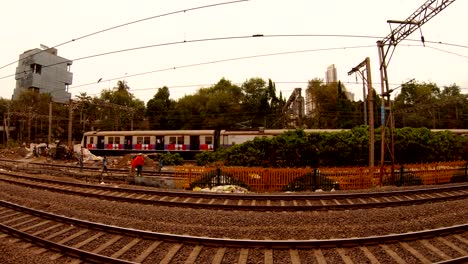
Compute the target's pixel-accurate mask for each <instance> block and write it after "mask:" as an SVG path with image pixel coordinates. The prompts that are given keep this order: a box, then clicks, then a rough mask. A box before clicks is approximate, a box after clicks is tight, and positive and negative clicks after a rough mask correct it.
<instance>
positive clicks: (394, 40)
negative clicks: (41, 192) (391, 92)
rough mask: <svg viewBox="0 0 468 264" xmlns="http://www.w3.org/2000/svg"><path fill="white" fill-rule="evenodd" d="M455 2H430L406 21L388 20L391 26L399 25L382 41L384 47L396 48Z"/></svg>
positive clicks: (447, 0)
mask: <svg viewBox="0 0 468 264" xmlns="http://www.w3.org/2000/svg"><path fill="white" fill-rule="evenodd" d="M453 2H455V0H442V1H440V0H428V1H426V3H424V4H423V5H421V6H420V7H419V8H418V9H417V10H416V11H414V12H413V14H411V15H410V16H409V17H408V18H407V19H405V20H404V21H399V20H387V22H388V23H390V24H399V25H398V26H397V27H396V28H395V29H394V30H392V32H390V34H388V36H386V37H385V38H384V39H383V40H382V41H381V42H382V45H384V46H386V45H388V46H394V47H395V46H396V45H398V43H400V42H401V41H402V40H404V39H405V38H406V37H408V36H409V35H411V33H413V32H414V31H416V30H417V29H418V28H420V27H421V26H422V25H424V24H425V23H426V22H427V21H429V20H430V19H431V18H433V17H435V16H436V15H437V14H438V13H440V12H441V11H442V10H444V9H445V8H446V7H447V6H449V5H450V4H452V3H453ZM387 52H388V50H387ZM387 52H386V53H385V56H384V60H385V58H386V56H387Z"/></svg>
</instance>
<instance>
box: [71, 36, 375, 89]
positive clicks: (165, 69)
mask: <svg viewBox="0 0 468 264" xmlns="http://www.w3.org/2000/svg"><path fill="white" fill-rule="evenodd" d="M251 37H252V36H251ZM369 47H374V45H363V46H349V47H334V48H319V49H310V50H297V51H284V52H276V53H267V54H259V55H251V56H243V57H236V58H228V59H221V60H214V61H207V62H199V63H193V64H187V65H181V66H174V67H168V68H163V69H158V70H153V71H148V72H141V73H135V74H130V75H125V76H119V77H113V78H111V79H105V80H101V82H106V81H113V80H118V79H121V78H130V77H135V76H140V75H146V74H152V73H156V72H162V71H169V70H176V69H181V68H189V67H196V66H202V65H207V64H215V63H221V62H228V61H235V60H245V59H252V58H260V57H269V56H278V55H287V54H295V53H306V52H317V51H330V50H340V49H358V48H369ZM95 83H96V82H92V83H86V84H79V85H74V86H71V87H70V88H69V89H74V88H78V87H82V86H87V85H92V84H95Z"/></svg>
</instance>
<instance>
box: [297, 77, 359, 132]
mask: <svg viewBox="0 0 468 264" xmlns="http://www.w3.org/2000/svg"><path fill="white" fill-rule="evenodd" d="M306 93H307V94H308V95H309V96H310V98H311V100H310V101H311V102H312V104H311V105H310V106H309V109H310V113H309V118H308V121H307V123H306V124H307V126H308V127H315V128H351V127H354V126H357V125H360V124H362V116H361V112H360V111H358V108H357V107H356V106H355V105H353V103H352V102H351V101H350V100H349V99H348V98H347V96H346V87H345V86H344V85H343V84H342V83H341V82H338V83H329V84H324V83H323V80H322V79H312V80H310V81H309V84H308V86H307V90H306Z"/></svg>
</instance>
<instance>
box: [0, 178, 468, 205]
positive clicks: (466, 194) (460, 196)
mask: <svg viewBox="0 0 468 264" xmlns="http://www.w3.org/2000/svg"><path fill="white" fill-rule="evenodd" d="M27 179H28V180H29V179H31V177H27ZM32 180H35V179H34V178H32ZM0 181H4V182H8V183H11V184H21V185H23V186H27V187H30V188H36V189H37V188H39V189H41V190H42V189H44V188H47V189H48V190H51V191H56V192H60V193H65V194H72V195H78V196H86V197H90V198H98V199H101V200H110V201H119V202H127V203H138V204H150V205H156V206H168V207H182V208H197V209H211V210H219V209H222V210H247V211H324V210H351V209H367V208H381V207H396V206H408V205H415V204H423V203H428V202H440V201H447V200H455V199H465V198H467V197H468V192H466V191H465V192H462V193H457V194H455V195H445V196H444V195H442V196H439V197H431V198H424V197H423V198H415V199H407V200H394V201H383V202H382V201H380V202H375V201H374V202H369V203H343V204H336V203H335V204H318V205H317V204H308V205H291V206H285V205H252V204H226V203H224V204H215V203H199V202H187V201H182V202H181V201H173V200H156V199H142V198H132V197H125V196H116V195H108V194H99V193H90V192H83V191H80V190H70V189H63V188H60V187H54V186H41V185H36V184H33V183H27V182H18V181H15V180H9V179H5V178H0ZM41 181H43V182H47V183H52V184H62V185H66V186H70V185H71V186H78V187H79V188H85V189H89V188H92V189H100V190H106V191H113V192H119V191H120V192H126V193H139V194H140V193H145V194H149V195H157V196H168V195H167V192H162V194H161V192H159V191H152V190H141V189H140V190H136V191H135V190H134V189H128V188H124V189H120V188H115V187H105V186H96V185H89V184H81V183H78V184H76V183H71V184H69V183H68V182H62V181H48V180H44V179H42V180H41ZM467 187H468V185H466V184H463V185H461V186H451V187H442V188H441V189H437V188H430V189H431V191H432V192H434V191H436V192H447V191H453V190H456V191H459V190H466V189H467ZM412 191H414V190H412ZM171 194H172V196H176V197H177V195H178V194H183V195H181V196H182V197H184V198H186V197H192V198H206V199H212V198H213V197H214V196H213V194H207V195H206V196H204V195H203V194H198V193H191V192H171ZM191 194H194V195H195V196H191ZM365 194H366V195H367V193H365ZM397 194H400V195H401V194H405V192H397ZM343 195H344V196H341V197H342V198H343V197H351V198H356V197H359V196H357V194H356V193H353V194H351V196H346V194H343ZM386 195H387V194H386ZM220 197H221V198H220ZM220 197H217V198H218V199H234V200H236V199H241V200H245V198H244V196H242V195H233V196H230V195H226V194H224V195H220ZM248 197H250V199H253V200H255V197H256V196H255V195H253V196H252V195H250V196H248ZM262 197H266V196H264V195H262ZM273 197H274V198H276V199H279V200H285V199H284V198H291V197H288V196H284V195H276V196H273ZM293 197H295V198H294V200H300V199H306V200H310V198H315V199H320V200H324V198H326V197H327V195H318V196H317V195H314V196H312V197H311V196H307V195H300V196H294V195H293ZM332 197H335V196H332ZM329 199H332V198H329Z"/></svg>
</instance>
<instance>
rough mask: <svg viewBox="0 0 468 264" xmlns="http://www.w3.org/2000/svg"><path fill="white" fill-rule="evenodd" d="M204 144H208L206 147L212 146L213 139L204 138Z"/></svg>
mask: <svg viewBox="0 0 468 264" xmlns="http://www.w3.org/2000/svg"><path fill="white" fill-rule="evenodd" d="M205 144H208V145H211V144H213V137H205Z"/></svg>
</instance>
